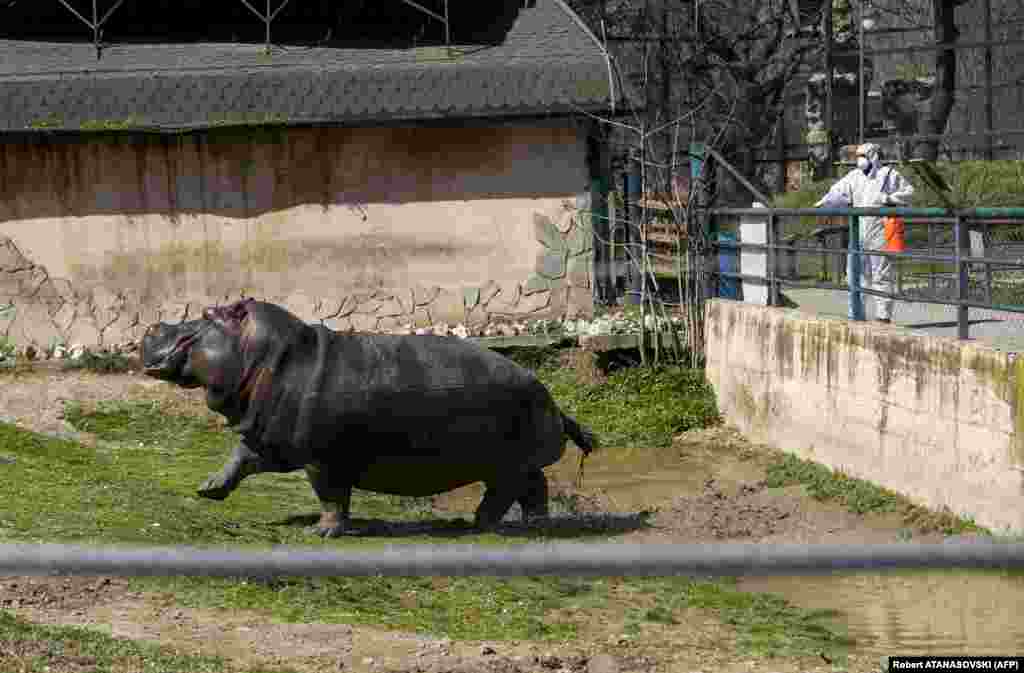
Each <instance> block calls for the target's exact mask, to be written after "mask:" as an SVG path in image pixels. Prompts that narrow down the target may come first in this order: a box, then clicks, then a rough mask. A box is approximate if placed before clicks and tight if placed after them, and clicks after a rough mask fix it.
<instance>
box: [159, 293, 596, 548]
mask: <svg viewBox="0 0 1024 673" xmlns="http://www.w3.org/2000/svg"><path fill="white" fill-rule="evenodd" d="M141 355H142V362H143V366H144V371H145V373H146V374H147V375H149V376H153V377H155V378H158V379H162V380H164V381H168V382H171V383H174V384H176V385H179V386H182V387H186V388H195V387H200V386H201V387H204V388H205V389H206V399H207V405H208V406H209V408H210V409H211V410H213V411H216V412H218V413H220V414H222V415H223V416H224V417H225V418H227V420H228V421H229V423H230V424H231V425H232V426H233V429H234V430H236V431H237V432H239V434H240V435H241V437H242V440H241V442H239V444H238V446H237V447H236V448H235V450H234V452H233V454H232V456H231V458H230V459H229V460H228V462H227V463H226V464H225V465H224V467H223V468H222V469H221V470H220V472H219V473H217V474H214V475H212V476H210V478H209V479H207V480H206V482H205V483H204V484H203V485H202V486H200V488H199V490H198V494H199V495H200V496H203V497H206V498H210V499H214V500H223V499H224V498H227V497H228V495H230V494H231V492H232V491H234V490H235V489H236V488H238V486H239V484H240V483H241V482H242V480H244V479H245V478H246V477H248V476H251V475H254V474H260V473H263V472H291V471H294V470H299V469H304V470H305V471H306V474H307V477H308V478H309V482H310V485H311V486H312V487H313V490H314V492H315V493H316V495H317V497H318V499H319V500H320V503H321V509H322V513H321V517H320V521H319V523H318V524H317V526H316V527H315V532H316V533H317V534H319V535H321V536H326V537H336V536H339V535H343V534H346V533H350V532H353V531H352V529H351V524H350V503H351V496H352V489H353V488H360V489H364V490H368V491H376V492H381V493H391V494H397V495H413V496H425V495H435V494H438V493H444V492H447V491H450V490H453V489H455V488H459V487H461V486H464V485H466V484H471V483H474V482H478V481H482V482H484V484H485V486H486V489H485V493H484V497H483V500H482V502H481V503H480V506H479V507H478V508H477V510H476V516H475V522H476V525H477V526H478V527H481V528H488V527H492V526H494V525H496V524H497V523H499V522H500V521H501V519H502V518H503V517H504V515H505V514H506V513H507V512H508V510H509V508H510V507H511V506H512V505H513V504H514V503H515V502H518V503H519V504H520V506H521V508H522V511H523V517H524V519H533V518H538V517H546V516H547V514H548V485H547V480H546V478H545V476H544V472H543V468H544V467H546V466H548V465H551V464H553V463H555V462H557V461H558V460H559V459H561V457H562V456H563V455H564V453H565V439H564V438H565V436H566V435H568V436H569V437H570V438H572V439H573V441H574V442H575V443H576V445H577V446H579V447H580V449H581V450H582V451H583V453H584V455H587V454H589V453H590V452H591V451H592V450H593V449H594V448H595V446H596V443H595V441H594V437H593V435H592V434H591V433H590V432H589V431H588V430H586V429H585V428H583V427H581V426H580V425H579V424H578V423H577V422H576V421H575V420H574V419H572V418H571V417H569V416H567V415H565V414H563V413H562V412H561V411H560V410H559V409H558V407H557V405H556V404H555V402H554V400H553V399H552V398H551V396H550V393H549V392H548V391H547V389H546V388H545V387H544V386H543V385H542V384H541V383H540V382H539V381H537V379H536V378H535V377H534V375H533V374H532V372H530V371H529V370H527V369H525V368H523V367H520V366H518V365H517V364H515V363H514V362H512V361H511V360H509V359H507V358H505V357H503V356H501V355H499V354H497V353H494V352H492V351H489V350H487V349H485V348H482V347H479V346H477V345H475V344H473V343H470V342H466V341H463V340H461V339H457V338H454V337H434V336H385V335H350V334H340V333H337V332H333V331H331V330H329V329H327V328H326V327H323V326H319V325H317V326H312V325H308V324H306V323H304V322H302V321H301V320H299V319H298V318H297V317H296V316H294V315H292V314H291V313H289V312H288V311H286V310H285V309H283V308H281V307H280V306H276V305H274V304H269V303H265V302H257V301H253V300H243V301H239V302H236V303H234V304H231V305H229V306H225V307H220V308H209V309H207V310H205V311H204V312H203V317H202V318H201V319H198V320H191V321H185V322H181V323H178V324H176V325H171V324H166V323H156V324H154V325H151V326H150V327H149V329H147V331H146V333H145V335H144V336H143V339H142V352H141Z"/></svg>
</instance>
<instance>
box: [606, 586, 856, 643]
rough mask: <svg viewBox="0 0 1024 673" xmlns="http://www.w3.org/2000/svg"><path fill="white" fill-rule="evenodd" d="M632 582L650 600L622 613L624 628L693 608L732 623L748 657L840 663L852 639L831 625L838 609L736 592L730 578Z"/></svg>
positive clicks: (676, 619)
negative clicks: (801, 605)
mask: <svg viewBox="0 0 1024 673" xmlns="http://www.w3.org/2000/svg"><path fill="white" fill-rule="evenodd" d="M634 584H635V586H636V588H637V589H638V590H640V591H643V592H645V593H648V594H651V595H652V596H653V597H654V604H653V605H651V606H647V607H643V608H639V609H633V610H630V611H628V612H627V621H626V630H627V633H632V634H639V633H641V632H642V631H643V628H644V625H645V624H648V623H653V624H664V625H669V626H672V625H675V624H679V623H682V622H683V621H684V620H685V619H686V615H685V614H684V611H685V610H687V609H698V610H704V611H708V612H710V613H712V614H714V615H715V616H717V617H718V618H719V619H720V620H721V621H722V622H723V623H724V624H728V625H729V626H731V627H732V628H733V629H734V630H735V637H736V647H737V649H738V650H739V651H740V652H742V653H743V654H744V655H748V656H749V655H753V656H758V657H769V658H770V657H789V656H808V655H811V656H817V655H819V654H821V653H824V654H826V655H828V656H830V658H834V659H836V660H837V661H840V662H841V661H843V659H844V657H845V656H846V654H847V653H848V651H849V648H851V647H852V646H853V645H854V644H855V642H854V640H853V639H851V638H850V637H848V636H847V635H846V634H844V633H840V632H838V631H837V630H835V627H834V626H833V624H834V622H835V620H836V619H837V618H838V617H839V616H840V613H839V612H838V611H832V610H806V609H802V608H796V607H794V606H793V605H792V604H790V603H789V602H788V601H786V600H785V599H784V598H782V597H780V596H776V595H773V594H760V593H748V592H744V591H739V590H737V589H736V588H735V584H736V580H735V579H733V578H728V579H723V580H719V581H714V582H710V581H703V580H694V579H690V578H685V577H677V578H656V579H654V578H652V579H646V578H644V579H638V580H636V581H635V583H634Z"/></svg>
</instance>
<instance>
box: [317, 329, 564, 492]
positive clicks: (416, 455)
mask: <svg viewBox="0 0 1024 673" xmlns="http://www.w3.org/2000/svg"><path fill="white" fill-rule="evenodd" d="M334 341H335V343H334V344H333V345H332V348H331V355H332V357H330V358H329V364H328V367H327V369H326V371H325V377H324V390H323V392H322V402H321V413H318V414H317V415H316V419H317V420H316V421H314V422H316V423H318V424H319V425H321V426H322V427H321V428H320V431H319V432H317V433H316V435H317V436H318V437H321V438H324V439H325V440H326V439H328V438H332V437H337V438H338V439H339V440H340V441H343V442H344V444H345V445H346V447H347V448H346V449H345V452H346V453H348V452H360V451H361V452H363V453H362V456H363V458H364V459H365V461H368V463H369V465H370V467H369V468H367V470H368V471H367V473H366V474H367V479H369V480H370V481H369V482H366V484H365V485H363V486H360V487H361V488H368V489H370V490H376V491H383V492H393V493H405V494H411V495H422V494H426V493H439V492H443V491H446V490H450V489H451V488H457V487H458V486H461V485H463V484H466V483H472V482H474V481H479V480H486V479H488V478H492V477H493V476H494V475H500V474H501V473H502V472H507V471H508V470H522V469H527V468H535V467H545V466H547V465H550V464H552V463H554V462H557V461H558V460H559V459H560V458H561V457H562V455H563V454H564V451H565V440H564V437H563V427H562V419H561V413H560V411H559V410H558V407H557V405H556V404H555V402H554V400H553V399H552V398H551V395H550V393H549V392H548V390H547V389H546V388H545V387H544V385H543V384H541V383H540V381H539V380H538V379H537V378H536V376H534V374H533V373H532V372H531V371H530V370H528V369H526V368H524V367H521V366H520V365H518V364H516V363H515V362H513V361H512V360H510V359H508V358H506V357H504V356H502V355H500V354H498V353H495V352H493V351H490V350H488V349H486V348H482V347H480V346H478V345H476V344H474V343H472V342H467V341H463V340H461V339H458V338H454V337H437V336H391V335H386V336H363V335H357V336H349V335H339V336H338V337H336V338H335V339H334ZM325 402H326V405H325V404H324V403H325ZM342 438H343V439H342ZM334 443H335V442H333V441H327V442H325V445H324V446H323V447H322V450H327V451H330V452H331V453H333V452H334V451H336V450H337V447H335V446H333V444H334ZM327 444H331V445H332V446H328V445H327ZM357 447H361V448H357ZM403 466H404V467H403ZM371 482H372V483H371ZM389 485H390V488H389Z"/></svg>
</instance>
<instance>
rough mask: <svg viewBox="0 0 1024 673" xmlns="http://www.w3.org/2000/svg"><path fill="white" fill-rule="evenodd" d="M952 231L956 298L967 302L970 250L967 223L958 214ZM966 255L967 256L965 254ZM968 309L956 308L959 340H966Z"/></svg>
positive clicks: (968, 327) (965, 307) (968, 325)
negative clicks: (954, 246)
mask: <svg viewBox="0 0 1024 673" xmlns="http://www.w3.org/2000/svg"><path fill="white" fill-rule="evenodd" d="M954 226H955V229H954V232H955V233H954V235H955V237H956V257H955V260H956V262H955V263H956V296H957V299H959V300H960V301H966V300H967V288H968V281H969V276H968V274H967V258H968V256H969V253H970V249H969V248H968V247H967V246H968V245H969V241H968V237H967V221H966V220H965V219H964V217H963V216H962V215H960V214H957V216H956V225H954ZM965 253H968V254H965ZM969 310H970V309H969V308H968V307H967V306H966V305H964V304H960V305H959V306H957V307H956V329H957V336H958V337H959V338H960V339H963V340H966V339H968V338H969V337H968V331H969V330H970V324H969V323H968V322H967V317H968V313H967V312H968V311H969Z"/></svg>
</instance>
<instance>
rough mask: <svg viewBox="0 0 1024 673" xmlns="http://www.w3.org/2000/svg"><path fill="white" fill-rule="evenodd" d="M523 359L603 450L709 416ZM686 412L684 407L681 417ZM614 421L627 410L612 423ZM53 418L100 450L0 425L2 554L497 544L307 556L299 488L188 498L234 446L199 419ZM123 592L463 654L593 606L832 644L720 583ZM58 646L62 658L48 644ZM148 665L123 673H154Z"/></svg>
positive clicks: (749, 644) (306, 499)
mask: <svg viewBox="0 0 1024 673" xmlns="http://www.w3.org/2000/svg"><path fill="white" fill-rule="evenodd" d="M528 358H532V359H533V362H534V364H536V365H537V366H538V367H539V369H540V371H541V372H542V373H543V374H542V376H543V378H544V379H545V380H546V381H547V382H549V384H552V385H553V386H554V389H555V395H556V398H558V399H559V400H560V402H561V403H562V404H564V405H566V407H567V408H570V407H572V406H575V407H576V409H574V411H575V412H577V413H579V414H580V418H581V419H582V420H585V421H586V422H593V423H594V424H595V426H598V430H599V431H602V432H603V433H606V436H607V437H610V438H611V440H612V441H613V442H614V441H616V440H618V441H622V442H625V443H635V444H640V443H644V442H648V441H652V442H659V443H664V444H666V445H667V443H668V442H669V441H670V439H671V435H672V433H676V432H678V431H679V429H680V428H685V427H688V426H690V425H691V424H698V423H707V422H709V421H710V420H711V419H713V418H716V417H717V416H716V414H715V412H714V407H713V400H712V398H711V396H710V393H709V391H708V389H707V387H706V383H704V380H703V377H702V376H700V374H699V373H698V372H692V371H687V370H682V369H678V368H676V369H669V368H666V369H662V370H639V369H636V370H622V371H620V372H613V373H612V374H611V375H610V376H609V377H608V380H607V382H605V383H601V384H599V385H596V386H584V387H578V386H576V387H574V386H572V385H571V380H570V379H568V378H564V377H563V373H564V371H561V370H559V369H558V368H557V366H556V365H555V364H554V363H555V362H556V361H557V355H556V353H554V352H547V353H532V354H530V355H529V356H528ZM570 374H571V372H570ZM559 386H562V388H559ZM570 388H573V390H572V391H571V394H568V393H569V392H570V391H569V389H570ZM560 391H561V392H560ZM689 398H695V399H696V402H694V401H693V400H690V402H689V403H687V400H688V399H689ZM680 402H682V404H681V405H680ZM709 404H710V405H711V406H709ZM674 406H680V407H681V408H682V409H683V410H684V411H683V412H682V416H679V415H678V414H679V411H678V410H672V407H674ZM624 409H631V410H633V411H631V412H630V413H623V410H624ZM634 416H635V417H636V418H634ZM65 418H66V419H67V420H68V421H69V422H70V423H71V424H72V425H74V426H75V427H77V428H78V429H80V430H85V431H88V432H90V433H93V434H94V435H95V436H96V437H97V438H98V439H99V440H101V441H100V442H99V443H98V445H97V446H96V447H91V446H85V445H83V444H80V443H77V442H73V441H68V440H61V439H53V438H49V437H43V436H40V435H37V434H34V433H31V432H27V431H25V430H22V429H20V428H17V427H15V426H12V425H8V424H3V423H0V445H2V446H4V453H5V455H7V456H9V457H11V458H13V460H14V462H12V463H10V464H6V465H4V470H5V479H4V480H3V481H2V482H0V499H2V500H3V502H4V503H5V508H4V511H3V513H2V514H0V539H4V540H10V541H47V542H53V541H61V542H76V543H86V544H90V543H92V544H95V543H99V544H146V545H150V544H159V545H163V544H168V545H178V544H187V545H197V546H221V545H227V546H231V547H235V548H246V547H249V548H252V547H258V548H267V547H270V546H275V545H299V546H308V545H310V544H317V545H320V544H322V545H324V546H328V547H332V546H333V547H342V548H344V547H352V546H367V545H375V544H384V543H387V544H404V543H420V542H432V543H437V542H442V541H444V540H445V539H450V540H451V541H458V542H460V543H467V542H468V543H477V544H494V543H507V542H508V541H509V540H508V538H503V537H500V536H499V535H497V534H484V535H478V534H471V535H470V534H461V535H458V536H456V535H454V534H453V535H452V536H451V537H450V538H449V537H448V536H447V533H446V531H445V529H444V528H443V527H442V528H440V529H439V530H438V529H435V531H434V534H433V535H432V536H431V537H429V538H428V537H426V535H425V534H424V535H412V534H411V535H408V536H404V537H398V538H395V537H385V538H380V537H377V538H374V537H365V538H358V537H354V538H343V539H337V540H330V541H324V542H321V541H320V540H319V538H313V537H311V535H310V534H309V533H307V532H306V530H305V526H306V525H307V524H308V523H312V521H313V520H315V518H316V515H317V513H318V505H317V503H316V500H315V498H314V496H313V494H312V491H311V489H310V488H309V486H308V484H307V483H306V481H305V478H304V476H302V475H301V474H290V475H259V476H256V477H252V478H250V479H249V480H247V481H246V482H245V484H244V485H243V486H242V487H241V488H240V489H239V490H238V491H237V492H236V493H234V494H233V495H232V496H231V497H230V498H228V499H227V500H225V501H223V502H210V501H205V500H202V499H199V498H198V497H196V496H195V495H194V489H195V487H196V486H197V485H198V484H199V483H200V482H201V481H202V480H203V479H204V478H205V476H206V475H207V474H208V473H210V472H212V471H213V470H215V469H218V468H219V467H220V465H221V463H222V462H223V460H224V458H225V456H226V454H227V453H228V451H229V450H230V448H231V447H232V446H233V444H234V442H235V441H236V439H235V436H234V435H233V433H230V432H228V431H227V430H226V429H225V428H224V427H223V425H222V424H221V422H219V421H217V420H215V419H213V418H211V417H209V416H202V415H187V414H182V413H176V412H173V411H171V410H170V409H168V408H165V407H162V406H161V405H159V404H156V403H152V402H140V401H110V402H106V403H102V404H99V405H97V406H95V407H88V408H87V407H83V406H81V405H74V404H72V405H69V406H68V407H67V409H66V412H65ZM423 505H424V503H422V502H420V499H411V498H410V499H403V498H394V497H387V496H380V495H376V494H371V493H366V492H361V491H357V492H356V493H355V494H354V497H353V511H354V513H355V514H356V516H357V517H358V518H365V517H381V518H385V519H387V520H390V521H396V520H398V521H400V520H403V519H414V518H420V517H422V516H423V513H424V510H423ZM428 509H429V508H428ZM527 539H529V538H527ZM132 584H133V586H134V588H135V589H137V590H142V591H146V592H148V593H156V594H165V593H166V594H167V595H168V597H169V598H170V599H171V600H174V601H177V602H179V603H181V604H184V605H188V606H193V607H200V608H227V609H249V610H254V611H257V612H259V613H262V614H265V615H268V616H271V617H273V618H276V619H280V620H282V621H290V622H306V623H308V622H313V621H323V622H346V623H362V624H371V625H375V626H383V627H386V628H394V629H403V630H415V631H419V632H424V633H431V634H437V635H443V636H448V637H452V638H459V639H470V640H478V639H479V640H526V639H529V640H540V641H544V640H549V641H565V640H570V639H573V638H575V637H577V635H578V633H579V629H580V625H581V623H582V622H583V620H585V619H586V618H587V615H588V614H589V613H590V612H592V611H593V610H594V609H597V608H601V607H602V606H606V607H611V609H614V610H615V611H616V614H624V613H628V614H635V616H636V619H635V620H634V621H635V622H636V625H635V626H631V627H629V628H631V629H635V630H636V631H637V633H640V634H642V633H643V632H644V630H645V629H647V628H649V627H651V628H653V627H657V626H661V627H663V626H664V625H672V624H674V623H676V622H680V623H682V620H683V619H684V618H685V616H684V615H683V613H682V611H683V610H685V609H687V608H700V609H701V610H708V611H711V612H712V613H714V614H717V615H719V616H720V617H721V618H722V619H723V620H726V621H727V622H728V623H729V624H730V628H731V629H733V630H735V632H736V633H737V634H738V635H737V638H738V639H739V642H740V643H741V645H742V647H744V648H746V650H749V651H750V652H752V653H753V652H769V653H779V654H785V653H798V654H799V653H800V652H804V651H805V652H804V653H811V654H813V653H815V652H818V651H822V650H828V649H829V648H831V647H833V646H836V644H837V643H838V642H839V641H838V640H837V639H836V638H837V637H836V636H835V635H834V634H832V633H831V632H829V631H827V630H826V631H816V630H815V629H814V628H811V627H808V628H804V627H802V626H800V625H801V624H805V623H806V624H811V623H812V622H813V619H811V618H810V617H809V616H808V614H807V613H805V612H803V611H800V610H798V609H796V608H792V607H790V606H787V605H783V604H781V603H778V602H771V601H768V602H764V601H761V602H757V600H760V599H752V598H749V597H748V595H747V594H745V593H743V592H740V591H738V590H736V589H734V588H732V587H731V586H729V585H728V583H719V582H702V581H692V580H687V579H680V578H609V579H603V578H602V579H588V578H580V579H576V578H558V577H547V576H544V577H524V578H491V577H464V578H416V577H408V578H406V577H398V578H384V577H369V578H280V579H267V578H253V577H249V578H243V577H239V578H198V577H194V578H185V577H175V578H137V579H135V580H133V581H132ZM641 589H643V590H646V591H647V592H649V593H650V594H653V596H654V601H655V604H654V605H653V606H652V605H646V606H645V607H643V608H641V607H639V601H635V600H634V599H633V597H635V596H636V595H637V591H638V590H641ZM750 601H755V602H750ZM643 602H644V603H648V604H649V603H650V600H649V599H647V600H645V601H643ZM744 606H745V607H744ZM573 610H575V611H576V612H573ZM631 611H632V612H631ZM771 624H779V626H774V627H773V626H771ZM797 627H799V628H797ZM32 628H36V627H30V626H28V625H23V624H21V625H19V623H18V622H16V621H13V620H8V621H7V622H4V623H3V626H2V629H0V633H3V634H4V637H5V638H7V639H8V641H11V642H13V640H12V639H13V636H10V635H7V634H8V633H15V632H17V633H19V634H22V635H19V636H18V638H20V639H21V640H19V642H22V641H25V642H27V641H28V640H31V639H35V640H40V641H41V642H46V643H51V642H52V643H56V644H54V645H53V646H52V647H51V648H50V649H54V648H56V649H60V648H65V647H67V648H71V649H69V650H68V651H73V652H79V651H85V650H83V649H82V648H85V647H86V646H85V645H83V644H81V643H85V642H86V641H88V643H94V645H93V644H90V645H88V647H94V646H95V647H96V648H98V649H99V650H102V652H103V656H105V657H108V658H113V659H112V660H116V661H115V663H113V664H110V666H109V670H122V669H119V668H118V666H120V664H119V663H117V661H120V660H119V659H117V657H127V656H129V655H128V654H123V653H124V652H136V650H130V649H125V648H130V646H129V645H123V644H121V642H120V641H113V640H111V639H106V640H104V639H103V638H102V637H101V636H99V635H94V634H91V633H90V634H86V633H79V632H78V631H74V630H61V631H53V632H52V633H51V632H45V633H44V631H38V630H37V631H31V629H32ZM815 628H816V627H815ZM19 629H20V630H19ZM794 629H796V630H794ZM800 629H803V630H802V631H801V630H800ZM801 633H802V634H803V635H800V634H801ZM25 634H28V635H25ZM55 634H56V635H55ZM67 634H71V635H67ZM62 639H63V640H62ZM90 639H92V640H90ZM64 642H67V643H71V644H70V645H62V644H59V643H64ZM48 647H49V646H48ZM76 648H77V649H76ZM47 651H49V650H47ZM138 651H140V652H141V650H138ZM148 651H149V650H147V652H148ZM75 656H78V655H77V654H76V655H75ZM83 656H97V657H98V656H99V655H92V654H88V653H86V654H85V655H83ZM131 656H144V655H141V654H132V655H131ZM145 656H150V657H157V655H155V654H154V655H145ZM161 656H162V655H161ZM168 656H170V655H168ZM39 661H40V662H43V663H41V664H40V667H42V666H46V665H50V664H48V663H46V662H47V661H49V660H43V659H40V660H39ZM105 661H106V659H103V660H100V659H97V662H100V663H97V664H96V668H97V670H106V669H104V668H102V666H106V665H107V664H105V663H102V662H105ZM154 661H156V659H154ZM195 661H197V662H200V660H199V659H196V660H195ZM202 662H206V660H202ZM101 663H102V665H101ZM32 665H33V666H34V665H35V664H34V663H33V664H32ZM161 665H164V664H158V663H153V664H147V666H149V668H147V667H146V666H137V667H134V668H133V667H132V666H126V667H123V670H142V669H146V670H164V669H161V668H159V666H161ZM203 666H206V667H207V668H203ZM216 666H221V664H219V663H217V662H216V661H214V660H209V661H208V662H207V663H195V664H192V663H191V661H190V663H189V664H188V665H179V666H178V668H177V669H176V670H197V671H205V670H211V671H217V670H221V669H219V668H216ZM26 670H35V669H32V668H27V669H26ZM40 670H41V668H40Z"/></svg>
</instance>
